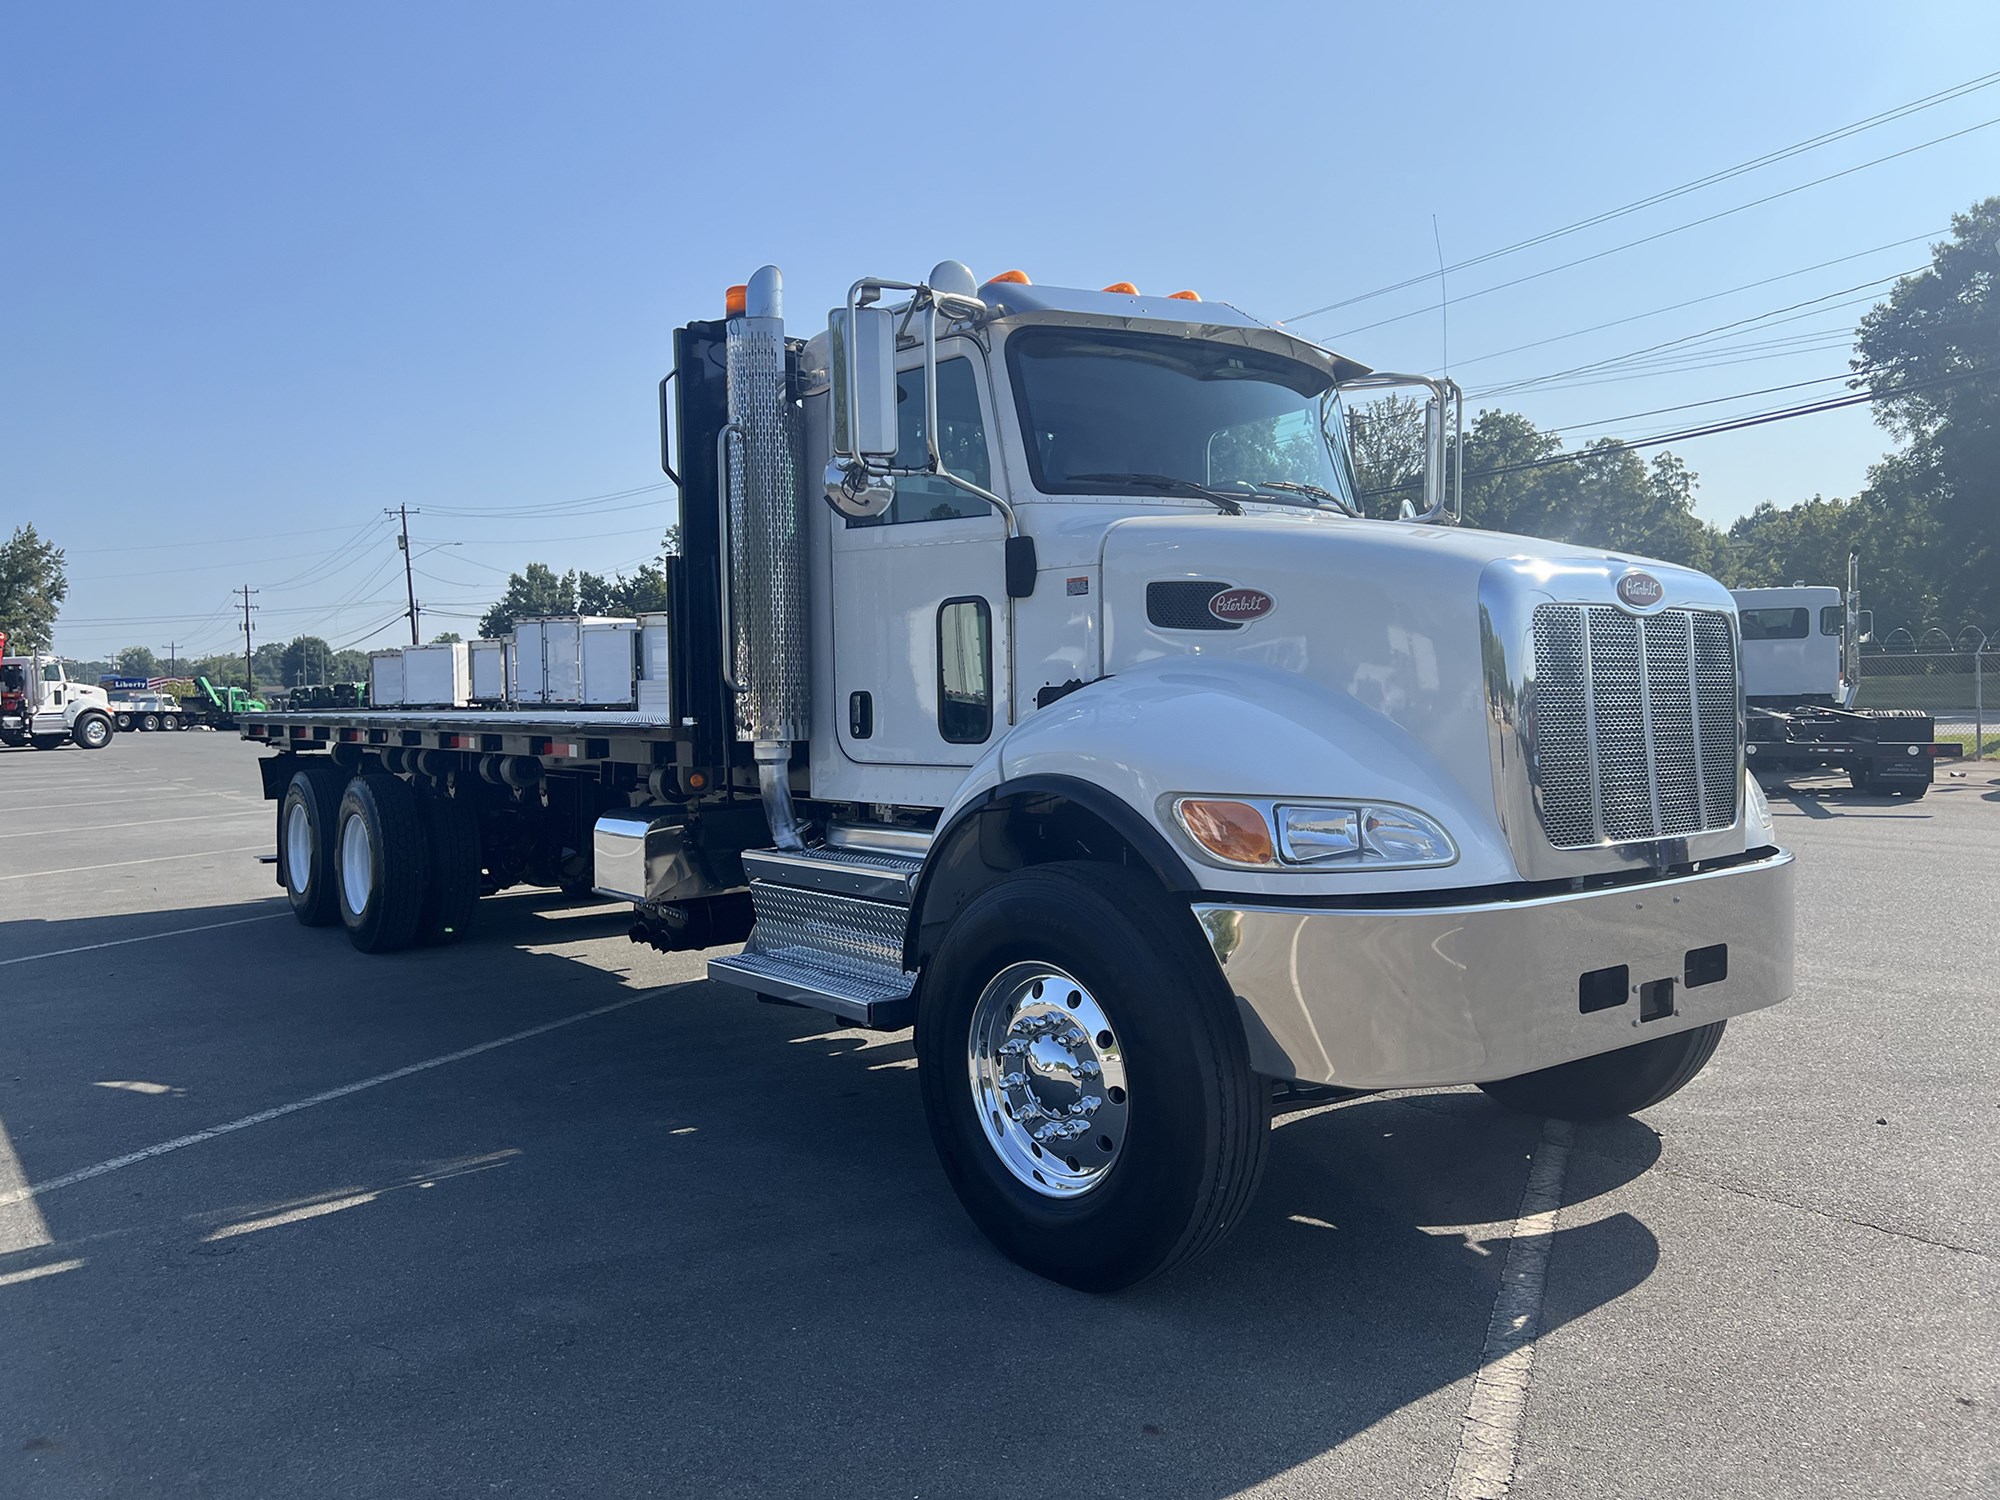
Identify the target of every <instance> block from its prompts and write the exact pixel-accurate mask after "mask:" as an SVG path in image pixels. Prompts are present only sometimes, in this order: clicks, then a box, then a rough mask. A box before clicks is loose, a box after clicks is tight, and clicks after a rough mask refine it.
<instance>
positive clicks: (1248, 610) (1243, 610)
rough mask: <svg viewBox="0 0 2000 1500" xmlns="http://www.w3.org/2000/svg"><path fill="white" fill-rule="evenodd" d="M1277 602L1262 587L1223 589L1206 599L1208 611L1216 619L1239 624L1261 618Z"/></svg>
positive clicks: (1275, 605) (1273, 607)
mask: <svg viewBox="0 0 2000 1500" xmlns="http://www.w3.org/2000/svg"><path fill="white" fill-rule="evenodd" d="M1277 604H1278V601H1277V600H1275V599H1273V598H1272V597H1271V596H1270V595H1269V594H1267V593H1265V592H1264V591H1263V590H1262V589H1224V590H1223V591H1222V592H1221V593H1219V594H1217V595H1216V596H1215V597H1214V598H1213V599H1211V600H1209V601H1208V612H1209V613H1210V614H1212V615H1214V616H1215V618H1216V619H1218V620H1227V621H1228V622H1229V623H1230V624H1231V625H1240V624H1241V623H1243V621H1245V620H1261V619H1262V618H1263V617H1264V616H1265V615H1268V614H1269V613H1270V612H1271V611H1272V610H1273V609H1275V608H1276V607H1277Z"/></svg>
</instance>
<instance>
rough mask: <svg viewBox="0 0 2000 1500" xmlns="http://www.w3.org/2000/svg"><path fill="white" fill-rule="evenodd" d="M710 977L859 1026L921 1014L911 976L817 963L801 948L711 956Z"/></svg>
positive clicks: (881, 1026)
mask: <svg viewBox="0 0 2000 1500" xmlns="http://www.w3.org/2000/svg"><path fill="white" fill-rule="evenodd" d="M708 977H709V978H710V979H713V980H716V981H718V982H719V983H722V984H734V985H739V986H741V987H742V988H744V989H746V990H751V991H754V992H755V993H757V994H759V995H770V996H772V997H774V998H776V999H779V1000H790V1001H792V1002H793V1003H794V1004H797V1005H804V1006H809V1007H811V1008H812V1009H813V1010H823V1011H828V1012H830V1013H831V1014H833V1015H836V1016H839V1017H840V1018H841V1019H843V1020H847V1021H852V1022H854V1023H855V1024H856V1025H857V1026H866V1027H870V1028H872V1029H874V1030H877V1031H894V1030H896V1029H897V1028H899V1027H903V1026H908V1025H909V1024H910V1023H911V1022H913V1021H914V1020H915V1019H916V1003H915V998H914V996H913V995H912V993H911V989H910V985H909V983H908V981H907V978H906V976H904V975H902V974H900V973H898V974H897V975H896V977H895V979H893V980H890V979H886V978H884V977H881V976H880V971H878V972H877V973H876V974H867V973H863V972H861V971H859V970H834V969H831V968H826V967H822V966H821V965H820V964H818V963H815V962H812V961H811V959H810V958H809V957H808V956H806V955H804V954H802V953H801V952H800V950H798V949H792V950H789V951H787V952H782V953H753V952H749V951H745V952H743V953H739V954H738V955H736V957H734V958H711V959H710V960H709V961H708Z"/></svg>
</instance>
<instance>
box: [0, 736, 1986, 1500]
mask: <svg viewBox="0 0 2000 1500" xmlns="http://www.w3.org/2000/svg"><path fill="white" fill-rule="evenodd" d="M253 755H254V752H253V750H252V749H251V748H250V747H248V746H245V745H243V744H241V743H239V742H238V741H236V740H234V739H233V738H229V737H225V736H223V735H210V734H198V733H197V734H184V735H179V736H157V735H156V736H140V735H124V736H120V737H119V738H118V739H117V740H116V741H115V742H114V743H113V745H112V746H111V747H110V748H109V749H108V750H106V751H104V752H101V753H98V754H85V753H83V752H80V751H76V750H73V749H64V750H62V751H58V752H45V753H37V752H33V751H7V750H0V1495H4V1496H8V1497H42V1496H60V1497H71V1496H98V1495H107V1496H108V1495H117V1496H151V1495H162V1496H246V1497H269V1496H275V1495H313V1496H349V1495H357V1496H359V1495H366V1496H376V1495H387V1496H401V1495H417V1494H422V1495H468V1496H469V1495H490V1494H521V1495H535V1496H547V1495H564V1496H569V1495H574V1496H602V1495H652V1494H660V1495H701V1496H738V1495H741V1496H766V1495H813V1496H821V1495H824V1496H925V1497H929V1496H987V1495H993V1496H999V1495H1007V1496H1023V1495H1072V1494H1073V1495H1118V1496H1136V1495H1175V1496H1200V1497H1210V1496H1214V1497H1220V1496H1230V1495H1238V1494H1256V1495H1333V1494H1339V1495H1369V1496H1374V1495H1383V1496H1388V1495H1396V1496H1403V1495H1422V1496H1445V1495H1451V1494H1454V1493H1483V1492H1484V1491H1482V1490H1481V1489H1480V1488H1479V1485H1480V1484H1482V1483H1484V1482H1485V1481H1482V1480H1480V1479H1479V1478H1478V1476H1477V1474H1476V1472H1474V1471H1469V1470H1468V1468H1467V1466H1466V1462H1465V1459H1464V1458H1463V1457H1462V1449H1463V1448H1464V1446H1465V1444H1466V1441H1467V1433H1466V1415H1467V1411H1468V1407H1469V1404H1470V1403H1471V1402H1472V1400H1473V1396H1474V1381H1475V1376H1476V1375H1478V1374H1479V1372H1480V1370H1481V1368H1482V1364H1483V1363H1485V1362H1486V1360H1487V1356H1486V1355H1485V1354H1483V1352H1482V1351H1486V1350H1488V1349H1489V1348H1490V1346H1489V1342H1488V1340H1489V1332H1490V1327H1489V1325H1491V1324H1492V1323H1493V1321H1494V1308H1495V1300H1496V1295H1497V1294H1498V1293H1499V1292H1500V1291H1501V1281H1502V1274H1501V1273H1502V1267H1503V1265H1505V1264H1507V1263H1508V1262H1507V1252H1508V1250H1509V1239H1510V1236H1512V1235H1513V1234H1514V1233H1515V1227H1516V1218H1517V1215H1518V1214H1519V1213H1520V1211H1521V1208H1522V1202H1523V1189H1524V1185H1526V1184H1527V1183H1528V1181H1529V1176H1530V1172H1531V1168H1532V1166H1533V1163H1534V1161H1535V1159H1536V1158H1537V1157H1538V1156H1540V1157H1542V1158H1544V1161H1545V1163H1546V1161H1547V1160H1548V1153H1549V1152H1550V1151H1551V1149H1552V1143H1551V1140H1550V1138H1548V1137H1546V1136H1545V1135H1544V1132H1543V1128H1542V1126H1541V1125H1540V1123H1539V1122H1537V1121H1534V1120H1531V1119H1525V1118H1522V1117H1519V1116H1513V1115H1509V1114H1506V1113H1504V1112H1502V1111H1501V1110H1499V1109H1498V1108H1497V1107H1495V1106H1493V1105H1491V1104H1490V1103H1488V1102H1487V1101H1486V1100H1485V1098H1484V1096H1482V1095H1480V1094H1478V1093H1476V1092H1472V1091H1446V1092H1434V1093H1427V1094H1421V1095H1410V1096H1397V1097H1380V1098H1375V1099H1369V1100H1363V1101H1360V1102H1356V1103H1352V1104H1348V1105H1344V1106H1341V1107H1337V1108H1331V1109H1324V1110H1319V1111H1315V1112H1311V1113H1307V1114H1300V1115H1293V1116H1289V1117H1287V1118H1286V1119H1285V1120H1284V1122H1283V1123H1282V1124H1281V1126H1280V1128H1279V1130H1278V1137H1277V1140H1276V1141H1275V1142H1274V1143H1273V1151H1272V1161H1271V1166H1270V1171H1269V1175H1268V1176H1267V1178H1266V1181H1265V1184H1264V1188H1263V1191H1262V1194H1261V1196H1260V1198H1259V1199H1258V1201H1257V1204H1256V1207H1255V1211H1254V1214H1253V1216H1252V1218H1251V1220H1250V1221H1249V1222H1247V1223H1246V1224H1245V1225H1244V1226H1243V1227H1242V1228H1241V1229H1240V1230H1239V1231H1238V1233H1237V1234H1236V1236H1235V1237H1234V1238H1233V1239H1232V1240H1231V1241H1230V1242H1229V1243H1228V1244H1227V1245H1225V1246H1224V1247H1223V1249H1222V1250H1221V1251H1220V1252H1219V1253H1217V1254H1215V1255H1213V1256H1211V1257H1209V1258H1208V1259H1207V1260H1205V1261H1202V1262H1200V1263H1198V1264H1197V1265H1196V1266H1194V1267H1192V1268H1190V1269H1189V1270H1187V1271H1184V1272H1182V1273H1180V1274H1178V1275H1176V1276H1174V1277H1172V1278H1169V1279H1166V1280H1163V1281H1160V1282H1155V1283H1152V1284H1150V1285H1148V1286H1146V1287H1143V1288H1141V1289H1139V1290H1137V1291H1135V1292H1132V1293H1128V1294H1125V1295H1122V1296H1118V1297H1115V1298H1091V1297H1087V1296H1083V1295H1080V1294H1077V1293H1074V1292H1070V1291H1067V1290H1065V1289H1063V1288H1060V1287H1056V1286H1053V1285H1049V1284H1046V1283H1044V1282H1041V1281H1038V1280H1036V1279H1035V1278H1033V1277H1031V1276H1029V1275H1027V1274H1026V1273H1024V1272H1021V1271H1019V1270H1017V1269H1016V1268H1015V1267H1014V1266H1012V1265H1011V1264H1010V1263H1008V1262H1007V1261H1005V1260H1003V1259H1002V1258H1001V1257H1000V1256H999V1255H998V1254H997V1253H995V1252H994V1251H992V1250H990V1249H989V1248H988V1246H987V1245H986V1242H985V1241H984V1240H983V1239H981V1238H980V1236H979V1235H978V1233H977V1232H976V1231H975V1230H974V1229H973V1228H972V1226H971V1224H970V1223H969V1221H968V1220H967V1219H966V1218H965V1217H964V1215H963V1214H962V1213H961V1212H960V1211H959V1208H958V1205H957V1203H956V1201H955V1200H954V1199H953V1197H952V1195H951V1192H950V1190H949V1189H948V1187H947V1186H946V1184H945V1181H944V1179H943V1177H942V1175H941V1174H940V1172H939V1171H938V1169H937V1167H936V1165H935V1162H934V1159H933V1157H932V1154H931V1148H930V1145H929V1142H928V1140H927V1138H926V1136H925V1134H924V1129H923V1123H922V1116H921V1109H920V1105H919V1102H918V1098H917V1092H916V1078H915V1074H914V1071H913V1064H912V1060H911V1054H910V1048H909V1045H908V1038H907V1035H903V1034H898V1035H895V1036H888V1037H881V1036H873V1035H867V1034H862V1033H857V1032H848V1031H840V1030H836V1029H834V1027H833V1025H832V1024H831V1023H829V1022H826V1021H824V1020H822V1019H820V1018H817V1017H815V1016H814V1015H812V1014H810V1013H807V1012H803V1011H799V1010H792V1009H784V1008H779V1007H772V1006H765V1005H760V1004H757V1003H756V1002H754V1001H752V1000H750V999H749V998H748V997H746V996H744V995H742V994H740V993H739V992H735V991H731V990H725V989H722V988H718V987H715V986H711V985H709V984H707V983H706V982H705V981H704V980H703V979H702V977H701V976H702V973H703V965H702V960H701V959H700V957H698V956H689V955H675V956H665V955H660V954H656V953H654V952H652V951H651V950H650V949H644V948H639V947H636V946H634V945H632V944H631V943H629V942H627V941H626V939H625V936H624V927H625V923H624V919H623V916H622V912H623V908H621V907H617V906H579V905H577V904H576V903H574V902H573V901H570V900H568V899H566V898H563V897H561V896H559V895H556V894H554V893H534V894H525V895H518V896H503V897H500V898H496V899H494V900H491V901H489V902H487V903H485V904H484V906H483V908H482V912H481V922H480V926H479V927H478V929H477V931H476V932H475V934H474V935H473V936H472V937H471V938H470V939H469V940H468V941H467V942H466V943H465V944H464V945H462V946H460V947H457V948H453V949H447V950H430V951H423V952H415V953H410V954H405V955H400V956H396V957H383V958H365V957H363V956H361V955H359V954H357V953H355V952H353V951H352V950H351V949H350V948H349V946H348V944H347V943H346V941H345V940H344V938H343V937H342V935H341V934H340V932H339V929H337V928H336V929H333V930H331V931H319V930H306V929H302V928H300V927H298V926H297V925H296V924H295V923H294V922H293V920H292V919H291V917H290V915H289V913H288V912H287V910H286V908H285V907H284V904H283V901H282V899H281V898H280V897H279V896H278V893H277V891H276V889H275V887H274V885H273V883H272V876H271V871H270V869H269V868H268V867H267V866H264V865H260V864H258V863H257V862H256V861H255V857H254V856H255V855H256V854H257V853H259V852H263V851H264V850H266V849H267V848H268V845H269V839H270V830H271V823H272V815H271V808H270V806H269V805H268V804H266V803H264V802H263V801H262V800H261V799H260V798H259V795H258V784H257V776H256V773H255V769H254V767H253V765H252V759H253ZM1774 801H1775V804H1776V810H1777V813H1778V815H1779V818H1780V823H1781V828H1782V833H1783V836H1784V838H1785V840H1786V841H1787V842H1788V843H1790V844H1791V845H1792V846H1793V847H1794V848H1795V849H1796V850H1797V851H1798V853H1799V856H1800V867H1801V881H1800V900H1801V909H1800V932H1799V937H1800V948H1799V963H1798V973H1799V990H1798V994H1797V996H1796V997H1795V998H1794V999H1793V1000H1792V1001H1790V1002H1789V1003H1787V1004H1785V1005H1783V1006H1781V1007H1779V1008H1777V1009H1776V1010H1773V1011H1769V1012H1766V1013H1763V1014H1760V1015H1756V1016H1752V1017H1749V1018H1746V1019H1744V1020H1742V1021H1740V1022H1738V1023H1736V1024H1735V1025H1733V1026H1732V1027H1731V1030H1730V1033H1729V1035H1728V1037H1727V1038H1726V1039H1725V1040H1724V1042H1723V1045H1722V1048H1721V1050H1720V1052H1719V1053H1718V1054H1717V1057H1716V1060H1715V1062H1714V1063H1713V1064H1711V1065H1710V1067H1709V1069H1708V1070H1707V1071H1706V1072H1705V1073H1704V1074H1703V1075H1702V1076H1701V1077H1700V1078H1699V1079H1697V1080H1696V1082H1695V1083H1694V1084H1693V1085H1691V1086H1690V1087H1689V1088H1688V1089H1687V1090H1686V1091H1685V1092H1683V1093H1682V1094H1680V1095H1678V1096H1677V1097H1675V1098H1673V1099H1671V1100H1669V1101H1668V1102H1667V1103H1666V1104H1665V1105H1663V1106H1661V1107H1660V1108H1658V1109H1655V1110H1653V1111H1651V1112H1649V1113H1648V1114H1647V1115H1646V1116H1645V1117H1644V1119H1643V1120H1637V1121H1623V1122H1619V1123H1617V1124H1614V1125H1604V1126H1592V1127H1578V1128H1576V1130H1575V1131H1574V1133H1573V1138H1572V1139H1571V1140H1570V1142H1569V1143H1568V1145H1567V1162H1566V1166H1565V1168H1564V1169H1563V1170H1562V1171H1561V1172H1560V1174H1559V1175H1557V1176H1556V1177H1555V1179H1554V1182H1553V1186H1554V1188H1555V1190H1556V1193H1557V1197H1556V1201H1557V1203H1558V1204H1559V1209H1558V1211H1557V1212H1556V1213H1555V1215H1554V1221H1553V1227H1552V1230H1551V1232H1550V1233H1549V1236H1548V1242H1547V1243H1548V1261H1547V1278H1546V1290H1545V1296H1544V1300H1543V1302H1542V1306H1541V1325H1540V1326H1541V1334H1540V1338H1539V1339H1538V1340H1537V1341H1536V1343H1535V1344H1534V1346H1533V1349H1532V1369H1531V1371H1530V1372H1528V1373H1526V1374H1525V1376H1524V1377H1523V1380H1522V1382H1521V1392H1522V1394H1521V1396H1520V1400H1519V1402H1518V1403H1517V1408H1518V1409H1517V1416H1518V1423H1517V1441H1518V1450H1517V1461H1516V1466H1515V1471H1514V1480H1513V1486H1512V1490H1511V1493H1512V1494H1513V1495H1515V1496H1521V1497H1534V1500H1541V1497H1604V1496H1671V1495H1697V1494H1700V1495H1730V1496H1736V1495H1744V1496H1787V1497H1789V1496H1806V1495H1811V1496H1835V1495H1837V1496H1870V1495H1882V1496H1907V1495H1925V1496H1942V1495H1991V1494H1994V1493H1995V1492H1996V1489H2000V1468H1996V1453H2000V1444H1996V1421H1995V1406H1994V1402H1995V1399H1996V1398H1995V1375H1994V1372H1995V1370H1996V1369H2000V1311H1996V1292H2000V1277H1996V1268H1995V1259H1994V1257H1995V1252H1996V1249H2000V1049H1996V1047H1995V1046H1994V1043H1993V1033H1992V1027H1991V1011H1992V1005H1993V999H1992V997H1993V992H1994V988H1995V983H1996V977H2000V954H1996V943H1997V942H2000V938H1996V925H2000V924H1997V923H1996V919H2000V770H1996V769H1993V768H1990V767H1989V768H1984V769H1975V770H1973V771H1971V772H1970V773H1969V774H1967V775H1965V776H1963V777H1951V776H1949V775H1947V776H1946V777H1945V779H1943V780H1941V781H1940V783H1939V784H1938V786H1937V788H1936V790H1935V791H1934V792H1933V794H1932V795H1931V796H1930V797H1929V798H1928V799H1926V800H1924V801H1922V802H1917V803H1908V802H1894V801H1888V800H1884V799H1869V798H1857V797H1853V796H1851V795H1847V794H1845V793H1844V792H1838V791H1835V790H1834V784H1833V783H1830V782H1828V783H1818V782H1802V783H1799V785H1798V787H1797V788H1796V789H1795V790H1794V791H1793V792H1791V793H1789V794H1782V795H1779V796H1777V797H1776V798H1775V799H1774ZM218 1127H228V1128H222V1129H218ZM163 1148H164V1149H163ZM1543 1180H1544V1183H1545V1184H1548V1182H1549V1174H1548V1173H1547V1172H1546V1171H1545V1172H1544V1174H1543ZM30 1185H32V1186H33V1187H34V1188H35V1191H34V1192H33V1193H32V1194H31V1195H30V1194H26V1193H24V1192H23V1191H22V1189H23V1188H24V1187H25V1186H30ZM1544 1227H1546V1226H1544ZM1512 1367H1513V1368H1514V1369H1515V1370H1517V1371H1518V1370H1519V1368H1520V1362H1519V1361H1518V1360H1516V1361H1514V1362H1512ZM1469 1475H1470V1477H1468V1476H1469Z"/></svg>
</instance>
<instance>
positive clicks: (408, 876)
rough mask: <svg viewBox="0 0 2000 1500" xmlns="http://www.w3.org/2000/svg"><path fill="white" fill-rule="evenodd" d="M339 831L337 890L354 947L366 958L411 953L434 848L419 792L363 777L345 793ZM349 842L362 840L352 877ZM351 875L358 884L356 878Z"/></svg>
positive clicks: (398, 782)
mask: <svg viewBox="0 0 2000 1500" xmlns="http://www.w3.org/2000/svg"><path fill="white" fill-rule="evenodd" d="M335 828H336V830H337V832H336V836H335V841H334V852H333V857H334V873H335V880H334V889H335V890H336V891H337V892H338V893H339V898H340V920H341V923H342V925H344V926H345V927H346V928H347V937H348V941H349V942H351V943H353V944H354V946H355V947H356V948H358V949H360V950H361V951H362V952H363V953H394V952H396V951H397V950H398V949H401V948H407V947H409V946H410V944H411V942H412V941H413V940H414V939H415V938H416V935H417V918H418V916H419V915H420V914H421V913H422V911H423V905H424V887H425V886H426V885H427V884H428V883H429V879H430V847H429V842H428V840H426V838H425V837H424V823H423V810H422V809H421V808H420V807H418V805H417V794H416V791H415V789H414V788H412V787H411V786H410V784H409V783H408V782H406V781H404V780H402V779H401V778H400V777H396V776H388V775H383V774H381V773H379V772H378V773H375V774H372V775H367V776H357V777H355V778H354V779H353V780H352V781H350V782H348V783H347V790H346V791H344V792H343V793H341V797H340V813H339V817H338V819H337V821H336V823H335ZM350 840H354V841H356V842H354V843H353V844H352V846H351V847H352V848H353V850H354V856H353V857H354V858H355V861H356V864H357V867H358V868H357V869H356V870H354V871H350V870H349V868H348V860H349V849H350ZM351 874H352V875H354V876H357V877H359V878H357V879H352V880H351V879H350V875H351ZM357 903H358V905H357Z"/></svg>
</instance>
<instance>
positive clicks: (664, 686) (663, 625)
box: [639, 612, 674, 722]
mask: <svg viewBox="0 0 2000 1500" xmlns="http://www.w3.org/2000/svg"><path fill="white" fill-rule="evenodd" d="M669 618H670V617H669V616H668V615H667V614H665V613H664V612H661V613H657V614H644V615H641V616H639V712H640V713H642V714H644V715H646V717H648V718H651V719H659V720H661V721H663V722H664V721H665V720H666V719H668V718H670V717H671V716H672V714H673V711H674V687H673V666H672V663H671V659H670V656H669V651H668V647H669V643H670V639H671V638H670V637H669V635H668V633H667V623H668V620H669Z"/></svg>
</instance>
